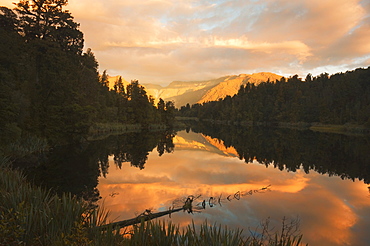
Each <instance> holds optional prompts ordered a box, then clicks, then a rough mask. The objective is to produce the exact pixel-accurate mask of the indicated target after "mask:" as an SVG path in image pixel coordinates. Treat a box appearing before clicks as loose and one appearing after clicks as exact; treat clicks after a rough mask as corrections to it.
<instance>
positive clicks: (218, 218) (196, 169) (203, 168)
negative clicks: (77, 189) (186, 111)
mask: <svg viewBox="0 0 370 246" xmlns="http://www.w3.org/2000/svg"><path fill="white" fill-rule="evenodd" d="M194 131H200V130H198V129H195V130H194ZM202 132H203V133H202V134H201V133H195V132H192V131H190V132H186V131H181V132H178V133H177V134H176V136H175V135H171V137H170V138H171V139H172V137H173V142H171V141H170V139H169V138H167V140H166V141H162V142H166V144H165V145H164V146H168V148H167V150H168V151H166V152H167V153H170V154H164V155H162V154H163V153H164V151H161V150H162V149H163V147H160V148H157V150H158V151H157V152H156V151H153V152H146V153H147V155H145V154H144V156H145V158H144V163H145V166H144V163H143V162H140V163H141V164H140V165H137V166H138V167H139V168H135V167H133V163H132V162H130V160H131V159H130V158H127V156H126V157H125V154H123V157H119V158H118V157H117V155H114V154H113V153H111V155H110V156H109V159H108V160H107V161H106V162H105V164H104V165H102V166H103V167H105V168H102V170H105V171H103V173H104V174H105V175H104V176H101V177H100V178H99V184H98V186H97V188H98V190H99V191H100V195H101V196H102V197H103V199H102V200H101V201H100V203H101V204H104V206H105V207H106V208H107V209H109V210H110V211H111V219H112V220H115V221H117V220H124V219H130V218H133V217H135V216H137V215H139V214H140V213H142V212H143V211H145V210H147V209H149V210H151V211H152V212H158V211H164V210H167V209H168V208H169V207H170V206H172V205H173V202H174V201H176V200H178V199H183V200H184V199H185V198H186V197H187V196H189V195H194V196H198V195H202V197H223V198H226V197H227V196H228V195H229V194H235V193H236V192H238V191H247V190H256V189H260V188H261V187H265V186H267V185H269V184H271V185H272V186H271V191H270V192H268V191H267V192H266V193H257V194H253V195H251V196H245V197H242V198H241V199H239V200H238V199H232V200H231V199H230V200H231V201H229V200H225V199H224V200H223V202H222V203H221V204H215V205H214V206H212V208H210V207H209V208H206V209H205V210H202V211H201V213H194V214H188V213H182V212H179V213H176V214H172V216H171V220H172V221H173V222H174V223H178V224H180V225H188V224H189V223H191V221H192V220H193V221H194V222H195V223H202V222H203V221H204V220H207V221H208V222H209V223H210V224H213V223H220V224H222V225H227V226H228V227H229V228H234V227H239V228H244V231H246V232H248V230H249V229H251V230H253V228H255V227H257V226H259V225H260V222H261V221H263V220H265V219H267V218H270V225H271V226H272V227H275V228H279V225H280V224H281V220H282V219H283V218H284V217H286V218H288V219H295V218H297V217H299V219H300V229H301V232H302V233H303V235H304V237H303V239H304V241H305V242H307V243H309V244H310V245H368V244H369V242H370V235H368V232H367V230H368V228H370V219H369V217H370V196H369V193H368V188H367V187H368V185H366V184H365V183H364V182H363V181H365V182H369V164H368V163H369V162H368V160H369V153H368V151H365V150H366V149H367V150H368V149H369V141H368V140H369V139H368V138H365V137H347V136H342V135H332V134H323V133H312V132H300V131H292V130H275V131H273V130H267V129H263V130H258V129H254V130H250V131H240V130H238V129H225V130H222V129H214V131H211V130H209V132H204V129H202ZM227 133H228V134H227ZM165 139H166V138H165ZM221 139H222V140H221ZM173 145H174V148H173ZM134 147H135V146H133V148H134ZM122 148H126V149H127V143H126V144H123V145H122ZM153 148H155V147H153ZM153 148H152V149H153ZM164 149H166V147H165V148H164ZM117 151H119V148H117ZM137 151H139V150H137ZM147 151H148V150H147ZM149 151H150V150H149ZM121 152H122V151H121ZM121 155H122V153H121ZM141 155H143V153H142V154H141ZM141 159H142V158H141ZM117 160H118V161H117ZM261 164H265V165H261ZM108 166H109V169H108ZM134 166H136V165H134ZM274 167H278V168H274ZM281 170H282V171H281ZM310 170H311V171H310ZM313 170H314V171H313ZM359 179H361V180H363V181H360V180H359ZM164 219H166V220H169V219H170V218H168V217H165V218H164Z"/></svg>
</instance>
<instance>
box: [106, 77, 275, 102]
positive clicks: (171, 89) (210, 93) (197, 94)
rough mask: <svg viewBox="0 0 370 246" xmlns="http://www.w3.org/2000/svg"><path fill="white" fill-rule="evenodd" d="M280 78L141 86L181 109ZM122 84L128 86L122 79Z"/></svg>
mask: <svg viewBox="0 0 370 246" xmlns="http://www.w3.org/2000/svg"><path fill="white" fill-rule="evenodd" d="M281 78H282V76H280V75H277V74H274V73H268V72H261V73H253V74H239V75H230V76H224V77H220V78H217V79H213V80H204V81H188V82H184V81H174V82H172V83H170V84H169V85H168V86H166V87H162V86H160V85H155V84H143V86H144V87H145V90H146V91H147V93H148V94H149V95H152V96H153V97H154V98H155V99H156V100H158V99H159V98H162V99H163V100H164V101H174V103H175V106H176V107H178V108H179V107H181V106H184V105H186V104H187V103H189V104H190V105H192V104H195V103H203V102H208V101H217V100H219V99H220V98H225V97H226V96H233V95H235V94H236V93H237V92H238V90H239V88H240V86H241V85H246V84H247V83H248V82H249V83H253V84H259V83H261V82H266V81H268V80H270V81H275V80H280V79H281ZM117 79H118V76H116V77H110V79H109V82H110V83H109V87H110V88H113V86H114V81H116V80H117ZM122 80H123V83H124V84H125V85H126V84H128V82H127V81H125V80H124V79H122Z"/></svg>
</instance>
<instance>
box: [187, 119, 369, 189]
mask: <svg viewBox="0 0 370 246" xmlns="http://www.w3.org/2000/svg"><path fill="white" fill-rule="evenodd" d="M192 131H194V132H198V133H202V134H205V135H208V136H210V137H212V138H218V139H220V140H222V141H223V142H224V144H225V147H230V146H232V147H234V148H235V149H236V150H237V152H238V155H239V158H240V159H241V160H242V159H244V160H245V162H247V163H249V162H252V161H253V160H257V161H258V162H259V163H261V164H264V165H266V167H267V166H269V165H273V166H274V167H275V168H279V169H280V170H284V169H285V170H287V171H293V172H295V171H297V170H298V169H300V168H303V169H304V171H305V172H306V173H309V171H310V170H313V171H316V172H318V173H320V174H328V175H329V176H340V177H341V178H342V179H351V180H355V179H359V180H363V181H364V182H365V183H366V184H368V183H370V162H369V160H370V151H369V149H370V137H369V136H347V135H342V134H332V133H320V132H313V131H310V130H294V129H293V130H292V129H277V128H268V127H263V128H262V127H235V126H225V125H212V126H210V124H207V125H206V126H205V125H203V124H202V123H199V124H197V125H196V126H192Z"/></svg>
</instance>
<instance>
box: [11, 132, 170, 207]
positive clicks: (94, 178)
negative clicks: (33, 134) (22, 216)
mask: <svg viewBox="0 0 370 246" xmlns="http://www.w3.org/2000/svg"><path fill="white" fill-rule="evenodd" d="M174 136H175V133H174V132H173V131H164V132H135V133H127V134H124V135H119V136H110V137H108V138H106V139H103V140H99V141H92V142H88V143H82V144H79V145H68V146H59V147H55V148H54V149H52V150H51V151H50V152H48V153H47V154H46V155H45V156H44V157H43V158H41V159H39V160H38V161H37V163H32V165H31V167H29V168H27V169H25V172H26V173H27V175H28V176H29V178H30V179H31V180H32V181H33V182H34V183H36V184H37V185H41V186H44V187H46V188H48V189H50V188H52V189H53V190H55V191H56V192H58V193H61V192H71V193H72V194H74V195H77V196H82V197H84V198H85V199H86V200H88V201H90V202H92V203H94V202H96V201H97V200H98V199H99V198H100V196H99V191H98V189H97V188H96V186H97V185H98V177H99V176H103V177H106V176H107V174H108V173H109V166H110V165H112V163H110V161H109V158H111V157H112V156H114V165H113V166H116V167H119V168H120V167H121V166H122V163H124V162H125V163H126V162H128V163H130V165H131V166H134V167H138V168H139V169H144V167H145V162H146V160H147V158H148V154H149V152H151V151H152V150H153V149H155V148H156V147H157V149H158V154H159V155H162V154H163V153H171V152H173V149H174V144H173V142H172V139H173V137H174ZM24 164H25V163H18V165H23V166H24ZM28 164H30V163H28Z"/></svg>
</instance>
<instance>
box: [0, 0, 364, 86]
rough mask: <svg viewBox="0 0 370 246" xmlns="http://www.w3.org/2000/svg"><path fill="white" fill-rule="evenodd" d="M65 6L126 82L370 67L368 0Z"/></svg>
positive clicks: (89, 0) (98, 0)
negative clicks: (369, 57)
mask: <svg viewBox="0 0 370 246" xmlns="http://www.w3.org/2000/svg"><path fill="white" fill-rule="evenodd" d="M0 4H1V5H6V6H11V1H8V0H0ZM67 8H68V9H69V10H70V11H71V13H72V15H73V16H74V17H75V20H76V21H77V22H79V23H80V24H81V26H80V29H81V30H82V31H83V33H84V35H85V44H86V47H90V48H92V50H93V52H94V53H95V55H96V57H97V59H98V61H99V64H100V70H104V69H107V70H108V73H109V74H111V75H122V76H123V77H124V78H125V79H126V80H128V81H130V80H131V79H135V78H136V79H139V81H140V82H142V83H149V82H150V83H159V84H168V83H169V82H171V81H173V80H203V79H212V78H216V77H219V76H224V75H231V74H240V73H254V72H262V71H265V72H275V73H279V74H281V75H284V76H290V75H294V74H299V75H301V76H305V75H306V74H307V73H313V74H314V75H316V74H318V73H321V72H328V73H334V72H339V71H341V72H344V71H346V70H349V69H354V68H357V67H364V66H365V67H367V66H369V65H370V64H369V59H368V56H369V54H370V47H369V44H370V35H368V33H369V31H370V27H369V26H370V19H369V14H370V7H369V3H368V1H360V0H327V1H321V0H303V1H290V0H277V1H267V0H260V1H234V0H220V1H213V2H209V1H203V0H197V1H195V0H191V1H188V0H163V1H160V0H145V1H133V0H128V1H114V0H108V1H103V0H78V1H77V0H70V1H69V5H68V7H67Z"/></svg>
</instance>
